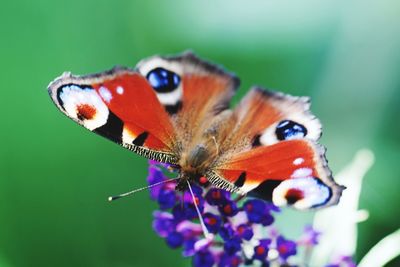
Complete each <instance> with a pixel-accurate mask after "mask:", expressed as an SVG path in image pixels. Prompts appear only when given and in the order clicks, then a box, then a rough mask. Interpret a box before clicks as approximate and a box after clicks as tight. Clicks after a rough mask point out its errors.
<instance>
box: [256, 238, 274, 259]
mask: <svg viewBox="0 0 400 267" xmlns="http://www.w3.org/2000/svg"><path fill="white" fill-rule="evenodd" d="M270 244H271V240H270V239H262V240H260V243H259V244H258V245H257V246H255V247H254V256H253V258H254V259H257V260H260V261H265V260H266V258H267V255H268V251H269V246H270Z"/></svg>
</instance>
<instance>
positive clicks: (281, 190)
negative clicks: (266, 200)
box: [272, 177, 332, 210]
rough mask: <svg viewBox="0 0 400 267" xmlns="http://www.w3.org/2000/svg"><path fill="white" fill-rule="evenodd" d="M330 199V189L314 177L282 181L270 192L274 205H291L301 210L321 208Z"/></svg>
mask: <svg viewBox="0 0 400 267" xmlns="http://www.w3.org/2000/svg"><path fill="white" fill-rule="evenodd" d="M331 197H332V190H331V188H329V187H328V186H327V185H326V184H324V183H323V182H322V181H321V180H320V179H319V178H316V177H303V178H294V179H288V180H284V181H282V182H281V183H280V184H279V185H278V186H277V187H276V188H275V189H274V191H273V192H272V201H273V203H274V204H275V205H277V206H285V205H292V206H294V207H295V208H297V209H301V210H305V209H310V208H316V207H319V206H323V205H324V204H326V203H328V201H329V200H330V199H331Z"/></svg>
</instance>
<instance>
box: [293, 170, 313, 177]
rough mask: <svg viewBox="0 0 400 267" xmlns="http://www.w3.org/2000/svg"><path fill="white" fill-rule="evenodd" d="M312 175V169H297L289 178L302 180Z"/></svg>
mask: <svg viewBox="0 0 400 267" xmlns="http://www.w3.org/2000/svg"><path fill="white" fill-rule="evenodd" d="M311 174H312V169H310V168H299V169H297V170H295V171H294V172H293V174H292V176H291V178H303V177H309V176H311Z"/></svg>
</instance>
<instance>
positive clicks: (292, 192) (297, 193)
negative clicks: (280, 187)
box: [285, 188, 304, 205]
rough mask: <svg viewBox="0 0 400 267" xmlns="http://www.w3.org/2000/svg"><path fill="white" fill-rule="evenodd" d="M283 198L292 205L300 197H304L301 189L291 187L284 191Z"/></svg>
mask: <svg viewBox="0 0 400 267" xmlns="http://www.w3.org/2000/svg"><path fill="white" fill-rule="evenodd" d="M285 198H286V201H287V203H288V204H289V205H293V204H294V203H296V202H297V201H299V200H300V199H303V198H304V193H303V191H302V190H299V189H297V188H291V189H289V190H288V191H287V192H286V195H285Z"/></svg>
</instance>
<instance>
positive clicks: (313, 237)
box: [297, 225, 321, 247]
mask: <svg viewBox="0 0 400 267" xmlns="http://www.w3.org/2000/svg"><path fill="white" fill-rule="evenodd" d="M320 235H321V233H320V232H318V231H315V230H314V228H313V227H312V226H311V225H307V226H306V227H304V232H303V235H302V236H301V237H300V239H299V240H298V241H297V244H298V245H303V246H306V247H312V246H315V245H317V244H318V239H319V236H320Z"/></svg>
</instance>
